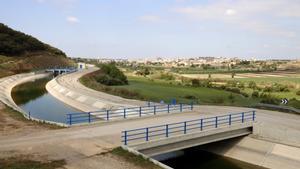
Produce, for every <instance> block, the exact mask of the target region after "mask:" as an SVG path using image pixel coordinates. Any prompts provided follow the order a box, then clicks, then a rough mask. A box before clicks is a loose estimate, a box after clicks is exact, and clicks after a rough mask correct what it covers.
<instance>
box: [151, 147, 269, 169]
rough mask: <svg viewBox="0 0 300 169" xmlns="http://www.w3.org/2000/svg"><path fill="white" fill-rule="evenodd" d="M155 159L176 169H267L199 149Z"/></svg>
mask: <svg viewBox="0 0 300 169" xmlns="http://www.w3.org/2000/svg"><path fill="white" fill-rule="evenodd" d="M153 158H154V159H156V160H158V161H160V162H162V163H163V164H166V165H167V166H170V167H172V168H174V169H265V168H263V167H259V166H256V165H253V164H249V163H245V162H242V161H239V160H234V159H231V158H227V157H223V156H220V155H216V154H213V153H210V152H207V151H203V150H201V149H199V148H197V147H195V148H190V149H185V150H182V151H176V152H172V153H167V154H162V155H159V156H156V157H153Z"/></svg>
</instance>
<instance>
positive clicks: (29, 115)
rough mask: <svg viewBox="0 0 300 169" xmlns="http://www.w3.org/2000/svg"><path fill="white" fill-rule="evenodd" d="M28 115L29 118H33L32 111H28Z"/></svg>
mask: <svg viewBox="0 0 300 169" xmlns="http://www.w3.org/2000/svg"><path fill="white" fill-rule="evenodd" d="M28 117H29V119H31V113H30V111H29V112H28Z"/></svg>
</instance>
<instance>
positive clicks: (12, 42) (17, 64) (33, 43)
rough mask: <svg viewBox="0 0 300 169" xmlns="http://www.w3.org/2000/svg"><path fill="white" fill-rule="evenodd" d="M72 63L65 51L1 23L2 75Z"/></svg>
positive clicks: (0, 50) (0, 74)
mask: <svg viewBox="0 0 300 169" xmlns="http://www.w3.org/2000/svg"><path fill="white" fill-rule="evenodd" d="M72 64H73V62H72V61H71V60H70V59H68V58H67V57H66V54H65V53H64V52H63V51H61V50H59V49H57V48H54V47H52V46H50V45H48V44H45V43H43V42H41V41H39V40H38V39H36V38H34V37H32V36H30V35H27V34H24V33H22V32H19V31H15V30H13V29H11V28H9V27H8V26H6V25H4V24H2V23H0V77H3V76H8V75H12V74H16V73H22V72H29V71H35V70H40V69H45V68H49V67H55V66H56V67H57V66H71V65H72Z"/></svg>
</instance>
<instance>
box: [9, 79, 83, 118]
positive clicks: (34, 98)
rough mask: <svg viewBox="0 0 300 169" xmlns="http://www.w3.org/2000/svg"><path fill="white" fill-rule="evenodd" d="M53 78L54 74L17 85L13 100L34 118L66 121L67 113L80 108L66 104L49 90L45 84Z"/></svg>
mask: <svg viewBox="0 0 300 169" xmlns="http://www.w3.org/2000/svg"><path fill="white" fill-rule="evenodd" d="M51 79H53V76H52V75H50V76H47V77H44V78H40V79H35V80H33V81H30V82H26V83H22V84H19V85H17V86H15V87H14V88H13V90H12V92H11V93H12V97H13V100H14V101H15V103H16V104H17V105H18V106H19V107H20V108H21V109H23V110H24V111H25V112H26V113H27V114H28V116H30V117H32V118H37V119H42V120H46V121H53V122H58V123H66V122H67V114H69V113H71V112H75V111H78V110H75V109H73V108H71V107H69V106H67V105H65V104H64V103H62V102H60V101H59V100H57V99H56V98H55V97H53V96H52V95H51V94H49V93H48V92H47V90H46V88H45V85H46V84H47V83H48V82H49V81H50V80H51Z"/></svg>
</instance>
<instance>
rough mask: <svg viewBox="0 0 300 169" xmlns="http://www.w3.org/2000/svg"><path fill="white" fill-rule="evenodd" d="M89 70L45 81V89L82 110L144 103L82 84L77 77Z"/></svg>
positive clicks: (143, 103)
mask: <svg viewBox="0 0 300 169" xmlns="http://www.w3.org/2000/svg"><path fill="white" fill-rule="evenodd" d="M89 72H92V70H87V71H81V72H74V73H70V74H65V75H61V76H58V77H57V78H55V79H53V80H51V81H50V82H48V83H47V85H46V89H47V90H48V92H49V93H50V94H51V95H53V96H54V97H56V98H57V99H59V100H60V101H62V102H64V103H65V104H68V105H70V106H71V107H74V108H76V109H78V110H81V111H84V112H90V111H97V110H101V109H111V108H122V107H133V106H138V105H140V106H141V105H146V104H145V102H143V101H138V100H131V99H125V98H121V97H118V96H113V95H109V94H107V93H103V92H99V91H95V90H92V89H89V88H87V87H85V86H83V85H82V84H81V83H80V82H79V78H80V77H82V76H83V75H85V74H87V73H89Z"/></svg>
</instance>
